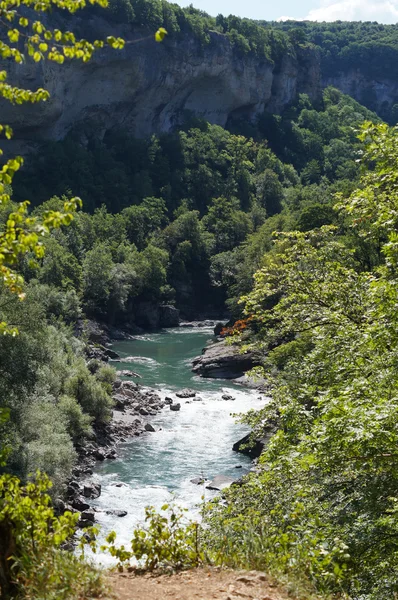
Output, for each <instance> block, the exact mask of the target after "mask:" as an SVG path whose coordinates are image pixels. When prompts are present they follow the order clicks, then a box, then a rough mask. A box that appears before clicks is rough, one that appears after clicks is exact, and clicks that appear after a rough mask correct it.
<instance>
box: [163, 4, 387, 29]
mask: <svg viewBox="0 0 398 600" xmlns="http://www.w3.org/2000/svg"><path fill="white" fill-rule="evenodd" d="M171 1H172V2H176V3H177V4H179V5H180V6H187V5H189V4H191V3H192V4H193V5H194V6H195V8H200V9H202V10H205V11H206V12H207V13H209V14H210V15H214V16H215V15H217V14H219V13H222V14H224V15H229V14H233V15H237V16H239V17H248V18H251V19H264V20H266V21H273V20H278V19H287V18H291V19H309V20H311V21H337V20H339V19H340V20H342V21H378V22H379V23H397V22H398V0H171Z"/></svg>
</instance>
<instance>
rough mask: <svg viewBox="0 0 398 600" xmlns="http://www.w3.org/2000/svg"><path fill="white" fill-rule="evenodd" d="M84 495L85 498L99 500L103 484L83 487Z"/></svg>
mask: <svg viewBox="0 0 398 600" xmlns="http://www.w3.org/2000/svg"><path fill="white" fill-rule="evenodd" d="M83 495H84V497H85V498H99V497H100V496H101V484H100V483H94V482H90V483H86V484H85V485H84V487H83Z"/></svg>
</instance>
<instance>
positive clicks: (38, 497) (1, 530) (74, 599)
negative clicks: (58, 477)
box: [0, 473, 103, 600]
mask: <svg viewBox="0 0 398 600" xmlns="http://www.w3.org/2000/svg"><path fill="white" fill-rule="evenodd" d="M50 487H51V483H50V481H49V480H48V478H47V477H46V476H44V475H40V474H39V473H38V474H37V478H36V482H35V483H29V484H27V485H26V486H22V485H21V483H20V481H19V480H18V479H17V478H16V477H12V476H10V475H3V476H1V477H0V590H1V598H4V599H5V600H6V599H10V600H11V599H12V598H14V599H15V598H16V597H18V598H24V599H26V600H85V599H87V600H88V598H92V597H93V596H95V597H96V596H99V595H100V592H101V591H102V590H103V581H102V576H101V574H100V573H99V572H98V571H97V570H96V569H94V568H93V567H92V566H90V565H89V564H87V563H86V562H84V560H83V555H81V556H77V555H75V554H73V553H72V552H68V551H64V550H62V546H63V544H64V543H65V542H66V541H68V540H69V539H70V538H71V536H72V535H73V533H74V531H75V526H76V522H77V520H78V515H72V513H70V512H66V513H65V514H64V515H62V516H61V517H58V518H57V517H55V516H54V510H53V508H52V507H51V500H50V496H49V495H48V494H47V491H48V490H49V488H50Z"/></svg>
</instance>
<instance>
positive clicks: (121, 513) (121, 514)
mask: <svg viewBox="0 0 398 600" xmlns="http://www.w3.org/2000/svg"><path fill="white" fill-rule="evenodd" d="M105 512H106V514H107V515H112V516H114V517H125V516H126V515H127V510H106V511H105Z"/></svg>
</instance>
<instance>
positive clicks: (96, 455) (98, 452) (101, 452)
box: [94, 448, 106, 460]
mask: <svg viewBox="0 0 398 600" xmlns="http://www.w3.org/2000/svg"><path fill="white" fill-rule="evenodd" d="M105 457H106V452H105V450H102V449H101V448H97V449H96V450H95V452H94V458H96V459H97V460H105Z"/></svg>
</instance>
